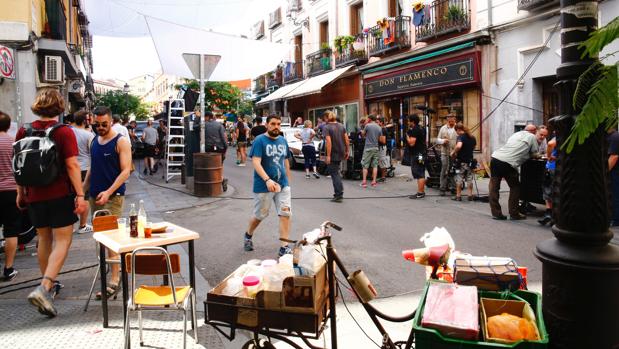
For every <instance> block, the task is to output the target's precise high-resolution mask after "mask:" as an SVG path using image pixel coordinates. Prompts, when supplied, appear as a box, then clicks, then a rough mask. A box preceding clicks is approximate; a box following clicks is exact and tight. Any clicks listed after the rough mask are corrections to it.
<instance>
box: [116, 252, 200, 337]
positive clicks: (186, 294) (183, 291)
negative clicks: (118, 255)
mask: <svg viewBox="0 0 619 349" xmlns="http://www.w3.org/2000/svg"><path fill="white" fill-rule="evenodd" d="M145 251H148V252H155V253H149V254H146V253H143V252H145ZM125 257H126V260H125V261H126V266H127V272H128V273H129V272H130V273H131V282H130V285H131V286H130V287H131V293H130V296H129V300H128V302H127V321H126V323H125V348H127V347H128V346H129V340H128V339H129V334H130V331H131V324H130V322H131V321H130V316H129V315H130V312H131V311H137V313H138V329H139V331H140V345H144V340H143V337H142V311H143V310H178V311H183V348H186V347H187V310H188V309H189V307H191V323H192V325H193V331H194V333H193V335H194V341H195V343H198V322H197V319H196V296H195V293H194V290H193V289H192V288H191V286H180V287H175V286H174V274H178V273H180V270H181V268H180V257H179V255H178V254H176V253H173V254H169V253H168V251H166V250H165V249H163V248H161V247H141V248H138V249H136V250H135V251H133V252H132V253H131V254H127V255H126V256H125ZM136 274H138V275H150V276H157V275H162V276H168V280H169V285H165V286H159V285H141V286H140V287H138V288H136V286H135V276H136Z"/></svg>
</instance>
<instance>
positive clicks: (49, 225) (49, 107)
mask: <svg viewBox="0 0 619 349" xmlns="http://www.w3.org/2000/svg"><path fill="white" fill-rule="evenodd" d="M31 109H32V112H34V113H35V114H36V115H39V119H38V120H36V121H34V122H32V124H30V125H25V127H21V128H20V129H19V130H18V131H17V135H16V137H15V139H16V141H17V142H19V143H18V144H17V143H16V146H19V145H22V143H23V145H24V148H27V146H28V145H27V142H28V139H26V140H24V142H20V141H21V140H22V139H24V138H30V137H31V135H33V134H35V133H36V134H38V135H40V134H41V132H46V131H47V130H48V129H49V128H52V129H51V130H49V131H50V132H49V137H50V138H51V139H52V140H53V141H54V143H55V145H56V148H55V149H56V151H57V155H58V156H59V159H60V160H61V162H62V166H58V167H57V170H58V175H57V176H56V178H55V179H53V181H52V182H51V183H50V184H47V185H40V186H38V185H36V186H21V185H18V186H17V199H16V203H17V206H18V207H19V208H22V207H24V205H27V207H28V214H29V215H30V221H31V222H32V224H33V225H34V227H35V228H36V230H37V235H38V247H37V257H38V259H39V267H40V269H41V273H42V274H43V278H42V280H41V283H40V285H39V286H37V287H36V288H35V289H34V291H32V292H31V293H30V294H29V295H28V301H29V302H30V303H31V304H32V305H34V306H35V307H37V309H38V311H39V312H40V313H41V314H44V315H47V316H49V317H54V316H56V315H57V314H58V312H57V310H56V308H55V307H54V300H53V297H54V291H55V290H54V288H55V287H54V285H55V282H56V277H57V276H58V273H59V272H60V270H61V269H62V266H63V264H64V261H65V259H66V258H67V254H68V252H69V247H70V246H71V239H72V234H73V224H74V223H75V222H77V216H76V214H81V213H82V212H84V211H85V210H86V202H85V201H84V191H83V188H82V181H81V176H80V165H79V162H78V161H77V156H78V154H79V152H78V149H77V142H76V140H75V134H74V133H73V131H72V130H71V129H70V128H69V127H66V126H60V125H58V126H56V124H58V117H59V115H60V114H61V113H62V112H64V110H65V101H64V99H63V98H62V95H61V94H60V92H58V91H57V90H55V89H51V88H48V89H42V90H41V91H40V92H39V94H38V95H37V97H36V98H35V100H34V103H33V104H32V107H31ZM26 128H27V129H28V130H26ZM21 155H23V156H24V157H23V159H20V160H26V161H25V162H23V164H24V165H23V166H26V164H27V163H29V162H28V161H27V160H28V155H27V154H25V153H24V154H21ZM16 156H17V154H16ZM17 170H20V169H19V168H18V169H17ZM37 179H38V178H37ZM46 180H49V178H46Z"/></svg>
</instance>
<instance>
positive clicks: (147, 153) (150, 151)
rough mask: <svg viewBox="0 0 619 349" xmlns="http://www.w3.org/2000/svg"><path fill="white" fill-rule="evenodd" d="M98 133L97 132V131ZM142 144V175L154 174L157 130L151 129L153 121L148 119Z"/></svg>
mask: <svg viewBox="0 0 619 349" xmlns="http://www.w3.org/2000/svg"><path fill="white" fill-rule="evenodd" d="M97 132H98V131H97ZM142 132H143V133H142V142H144V175H146V174H147V173H149V174H150V175H151V176H152V175H153V173H155V169H154V166H155V146H156V145H157V137H158V136H157V130H155V128H154V127H153V120H151V119H148V121H147V122H146V127H145V128H144V131H142Z"/></svg>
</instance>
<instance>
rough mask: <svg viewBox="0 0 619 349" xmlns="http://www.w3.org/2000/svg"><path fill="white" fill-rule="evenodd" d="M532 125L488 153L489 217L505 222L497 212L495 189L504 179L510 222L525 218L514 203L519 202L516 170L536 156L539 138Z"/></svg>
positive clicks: (498, 188)
mask: <svg viewBox="0 0 619 349" xmlns="http://www.w3.org/2000/svg"><path fill="white" fill-rule="evenodd" d="M536 131H537V127H535V125H527V126H526V127H525V129H524V131H520V132H516V133H514V134H513V135H512V136H511V137H509V139H508V140H507V143H505V145H503V146H502V147H501V148H499V149H498V150H496V151H495V152H494V153H492V159H491V160H490V185H489V191H490V193H489V194H490V195H489V201H490V211H491V212H492V218H493V219H497V220H504V219H507V217H506V216H504V215H503V212H502V211H501V205H500V204H499V190H500V189H501V180H502V179H503V178H505V181H506V182H507V185H508V186H509V199H508V209H509V215H510V219H512V220H519V219H525V218H526V216H525V215H523V214H522V213H520V212H518V200H519V199H520V180H519V179H518V170H519V168H520V166H521V165H522V164H523V163H524V162H525V161H527V160H528V159H530V158H535V157H539V154H538V148H539V143H541V141H542V140H543V137H542V136H541V135H539V134H536Z"/></svg>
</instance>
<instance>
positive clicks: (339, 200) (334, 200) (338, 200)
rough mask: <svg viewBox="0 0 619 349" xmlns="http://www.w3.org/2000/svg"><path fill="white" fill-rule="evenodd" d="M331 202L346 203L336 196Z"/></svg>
mask: <svg viewBox="0 0 619 349" xmlns="http://www.w3.org/2000/svg"><path fill="white" fill-rule="evenodd" d="M330 201H331V202H342V201H344V198H343V197H341V196H335V197H333V198H332V199H331V200H330Z"/></svg>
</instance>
